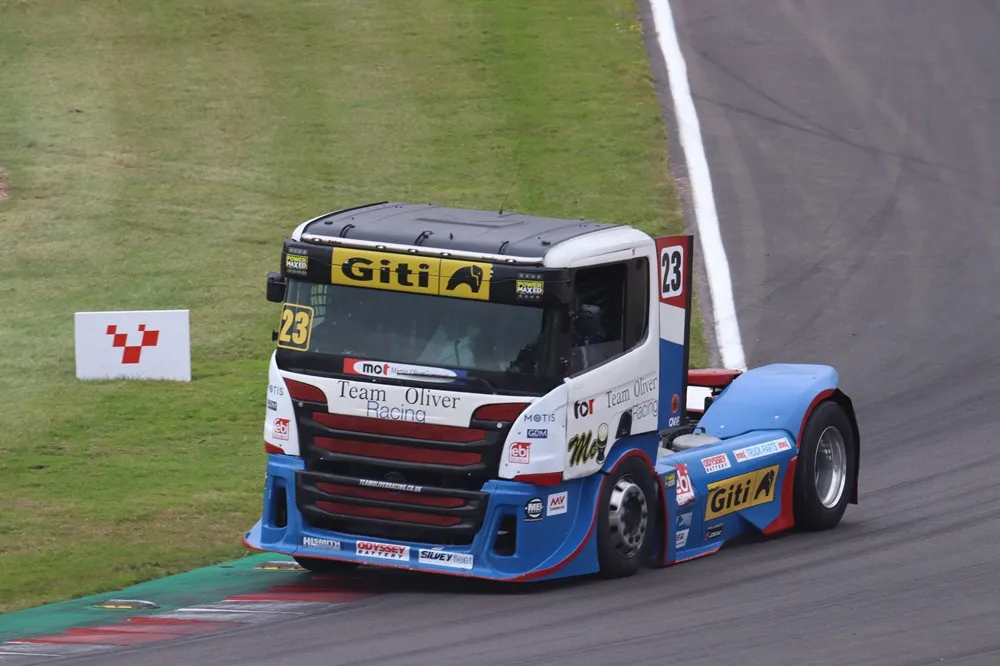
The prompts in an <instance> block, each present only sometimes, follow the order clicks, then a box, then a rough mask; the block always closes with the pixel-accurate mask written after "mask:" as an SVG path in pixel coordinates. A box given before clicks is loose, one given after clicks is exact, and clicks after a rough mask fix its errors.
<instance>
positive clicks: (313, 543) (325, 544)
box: [302, 536, 342, 550]
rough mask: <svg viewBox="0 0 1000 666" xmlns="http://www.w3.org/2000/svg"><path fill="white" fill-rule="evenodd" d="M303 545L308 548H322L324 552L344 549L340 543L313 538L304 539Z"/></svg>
mask: <svg viewBox="0 0 1000 666" xmlns="http://www.w3.org/2000/svg"><path fill="white" fill-rule="evenodd" d="M302 545H303V546H306V547H308V548H321V549H323V550H340V549H341V547H342V546H341V543H340V542H339V541H335V540H333V539H320V538H318V537H311V536H304V537H302Z"/></svg>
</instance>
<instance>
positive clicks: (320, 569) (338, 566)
mask: <svg viewBox="0 0 1000 666" xmlns="http://www.w3.org/2000/svg"><path fill="white" fill-rule="evenodd" d="M295 561H296V562H298V563H299V566H300V567H302V568H303V569H308V570H309V571H311V572H313V573H316V574H340V573H347V572H350V571H354V570H355V569H357V568H358V566H359V565H358V564H357V563H356V562H341V561H339V560H324V559H322V558H320V557H295Z"/></svg>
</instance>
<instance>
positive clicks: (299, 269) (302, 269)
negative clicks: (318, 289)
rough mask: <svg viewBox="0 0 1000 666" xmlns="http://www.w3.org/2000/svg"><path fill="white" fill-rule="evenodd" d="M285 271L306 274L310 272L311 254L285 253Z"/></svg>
mask: <svg viewBox="0 0 1000 666" xmlns="http://www.w3.org/2000/svg"><path fill="white" fill-rule="evenodd" d="M285 271H286V272H288V273H291V274H293V275H305V274H306V273H308V272H309V256H308V255H305V254H292V253H291V252H289V253H288V254H286V255H285Z"/></svg>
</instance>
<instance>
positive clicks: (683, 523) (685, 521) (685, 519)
mask: <svg viewBox="0 0 1000 666" xmlns="http://www.w3.org/2000/svg"><path fill="white" fill-rule="evenodd" d="M677 527H691V514H690V513H682V514H680V515H678V516H677Z"/></svg>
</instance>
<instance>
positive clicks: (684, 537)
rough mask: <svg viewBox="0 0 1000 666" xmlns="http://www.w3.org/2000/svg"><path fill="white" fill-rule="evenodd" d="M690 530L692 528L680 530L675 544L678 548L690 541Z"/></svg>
mask: <svg viewBox="0 0 1000 666" xmlns="http://www.w3.org/2000/svg"><path fill="white" fill-rule="evenodd" d="M688 532H690V530H678V531H677V536H676V538H675V539H674V545H675V546H677V547H678V548H683V547H684V546H686V545H687V542H688Z"/></svg>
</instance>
